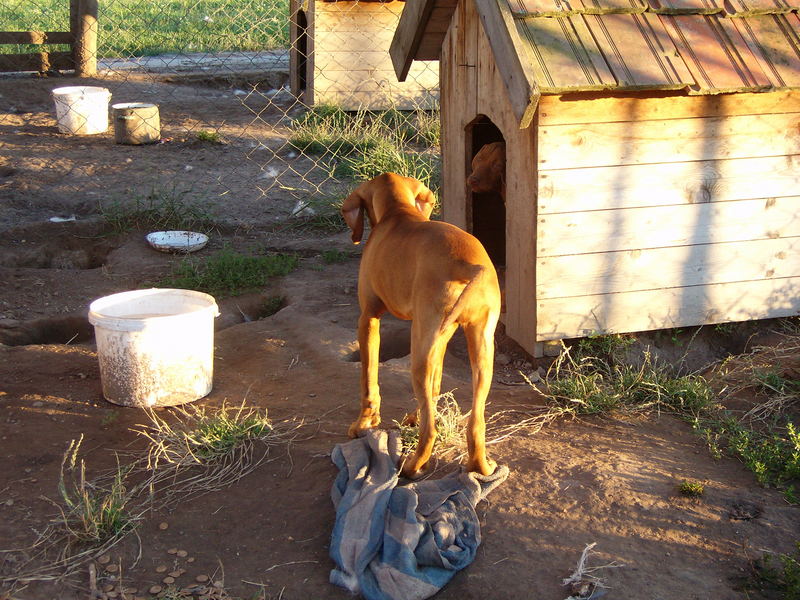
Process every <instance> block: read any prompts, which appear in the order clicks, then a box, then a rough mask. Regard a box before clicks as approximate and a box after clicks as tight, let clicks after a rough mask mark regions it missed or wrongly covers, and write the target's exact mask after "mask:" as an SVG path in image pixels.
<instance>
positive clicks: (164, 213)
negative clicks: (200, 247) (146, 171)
mask: <svg viewBox="0 0 800 600" xmlns="http://www.w3.org/2000/svg"><path fill="white" fill-rule="evenodd" d="M100 213H101V217H102V219H103V221H104V222H105V224H106V226H107V227H108V228H109V229H110V230H111V231H112V232H113V233H125V232H127V231H131V230H141V231H145V230H147V231H162V230H165V231H169V230H179V231H183V230H188V231H202V232H208V231H210V230H211V229H212V228H213V227H214V225H215V221H214V216H213V213H212V211H211V209H210V208H209V207H208V205H207V204H206V202H205V201H204V200H198V199H195V198H192V197H191V196H190V193H189V192H180V191H178V190H176V189H171V190H165V189H152V190H151V191H150V192H149V193H148V194H146V195H145V196H139V197H136V198H134V200H133V201H129V202H122V201H116V202H112V203H109V204H107V205H105V206H103V207H101V208H100Z"/></svg>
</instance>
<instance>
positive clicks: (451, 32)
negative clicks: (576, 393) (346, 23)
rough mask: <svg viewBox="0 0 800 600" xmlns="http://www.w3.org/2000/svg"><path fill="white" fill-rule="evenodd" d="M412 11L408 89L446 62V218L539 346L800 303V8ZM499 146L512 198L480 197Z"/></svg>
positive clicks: (514, 321) (690, 5)
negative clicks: (472, 181)
mask: <svg viewBox="0 0 800 600" xmlns="http://www.w3.org/2000/svg"><path fill="white" fill-rule="evenodd" d="M787 1H788V2H792V1H794V2H795V3H794V4H786V3H785V2H784V0H774V1H773V0H729V1H725V2H724V3H723V1H722V0H662V1H661V2H659V0H650V1H649V3H647V0H624V1H623V0H591V1H590V0H574V1H573V0H550V1H548V0H458V1H456V0H409V2H408V5H407V7H406V10H405V12H404V14H403V16H402V19H401V21H400V24H399V26H398V30H397V33H396V35H395V38H394V40H393V42H392V47H391V55H392V60H393V62H394V65H395V68H396V69H397V72H398V75H399V77H400V79H403V77H404V74H405V72H406V71H407V70H408V68H409V66H410V65H411V63H412V60H418V59H422V60H432V59H435V58H439V57H440V71H441V115H442V116H441V118H442V153H443V168H442V172H443V173H444V181H443V193H442V202H443V214H444V218H445V220H447V221H450V222H452V223H455V224H457V225H459V226H461V227H464V228H466V229H467V230H469V231H472V232H473V233H474V234H475V235H477V236H478V237H479V238H481V239H482V241H484V243H485V245H486V246H487V247H488V248H489V251H490V254H492V255H493V257H494V259H495V262H496V263H498V264H499V265H501V266H502V267H504V269H505V298H506V312H505V314H504V321H505V324H506V331H507V333H508V334H509V335H510V336H511V337H513V338H514V339H516V340H517V341H518V342H520V343H521V344H522V346H523V347H525V348H526V349H527V350H528V351H529V352H531V353H533V354H535V355H539V354H540V352H541V350H542V342H545V341H547V340H558V339H564V338H575V337H583V336H587V335H590V334H602V333H610V332H634V331H644V330H652V329H662V328H671V327H681V326H690V325H700V324H706V323H721V322H730V321H743V320H750V319H761V318H768V317H779V316H788V315H796V314H798V310H799V309H800V237H798V236H800V216H799V215H800V170H798V167H800V91H798V86H800V19H799V18H798V15H797V14H796V10H797V7H798V6H800V5H799V4H797V3H796V0H787ZM496 140H505V143H506V148H507V167H506V188H507V189H506V201H505V206H504V205H503V202H502V200H501V199H499V198H484V197H478V196H477V195H476V197H472V194H471V192H470V191H469V190H468V188H467V186H466V183H465V179H466V176H467V174H468V173H469V165H470V161H471V159H472V157H473V156H474V154H475V153H476V152H477V150H478V149H479V148H480V147H481V146H482V145H483V144H484V143H487V142H492V141H496Z"/></svg>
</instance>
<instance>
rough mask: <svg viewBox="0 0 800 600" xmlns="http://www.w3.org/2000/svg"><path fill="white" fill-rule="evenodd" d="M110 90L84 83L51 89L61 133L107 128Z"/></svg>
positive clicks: (94, 131) (96, 130) (88, 133)
mask: <svg viewBox="0 0 800 600" xmlns="http://www.w3.org/2000/svg"><path fill="white" fill-rule="evenodd" d="M110 100H111V92H109V91H108V90H107V89H106V88H102V87H92V86H86V85H74V86H69V87H60V88H56V89H54V90H53V101H54V102H55V105H56V120H57V121H58V130H59V131H60V132H61V133H70V134H73V135H91V134H94V133H103V132H104V131H107V130H108V103H109V101H110Z"/></svg>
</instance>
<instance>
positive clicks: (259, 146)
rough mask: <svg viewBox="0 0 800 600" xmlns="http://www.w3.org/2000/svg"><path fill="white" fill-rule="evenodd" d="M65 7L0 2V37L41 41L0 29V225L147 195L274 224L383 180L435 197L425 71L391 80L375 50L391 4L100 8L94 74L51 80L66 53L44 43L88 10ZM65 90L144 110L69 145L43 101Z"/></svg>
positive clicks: (309, 1)
mask: <svg viewBox="0 0 800 600" xmlns="http://www.w3.org/2000/svg"><path fill="white" fill-rule="evenodd" d="M70 4H71V3H70V0H27V1H24V2H23V1H14V0H0V23H1V24H2V26H0V28H2V29H4V30H6V31H7V32H11V31H15V32H50V33H47V34H46V35H45V37H44V41H45V43H44V44H36V45H34V44H20V43H16V44H11V43H8V42H11V41H16V42H19V41H26V40H27V41H36V39H35V37H34V36H28V38H30V39H27V38H25V39H22V38H20V39H17V38H14V39H12V38H9V37H8V34H1V33H0V36H2V35H6V37H4V38H3V39H2V41H3V42H6V43H4V44H2V45H0V52H2V53H3V54H0V64H1V65H3V67H4V68H3V69H2V70H3V71H4V72H3V73H0V102H2V103H3V104H4V105H5V106H4V107H3V108H4V109H3V111H2V112H0V130H1V131H2V132H3V137H4V141H3V143H2V144H1V145H0V167H2V169H5V170H4V171H3V172H7V173H10V174H11V175H10V176H8V177H0V194H2V198H4V200H5V202H3V205H2V207H0V217H3V218H4V220H5V221H8V220H9V219H11V220H13V219H23V220H24V218H25V217H28V216H31V215H34V214H43V213H48V214H50V213H58V214H62V213H68V214H78V215H84V214H88V213H92V212H93V211H97V210H102V206H103V205H104V204H108V203H110V202H125V201H130V200H132V199H134V198H139V199H141V198H143V197H153V196H154V195H156V196H158V195H171V196H175V195H181V196H185V197H191V198H192V199H194V200H197V201H204V202H207V203H209V204H210V205H212V206H213V205H217V206H219V205H220V204H224V203H226V202H230V201H231V199H234V198H235V201H236V207H237V210H236V211H235V214H234V215H233V216H232V217H231V218H233V219H234V220H239V221H253V220H256V221H259V220H264V217H265V216H266V217H267V218H269V219H275V220H280V219H282V218H285V217H287V216H292V215H295V216H296V215H302V214H305V215H311V214H317V215H320V214H327V213H330V212H331V211H333V210H335V205H336V202H337V201H339V200H340V199H341V198H342V196H343V195H344V194H345V193H346V192H347V190H348V189H350V188H352V187H353V186H354V185H356V184H357V183H358V182H359V181H362V180H366V179H369V178H371V177H373V176H375V175H377V174H378V173H381V172H383V171H394V172H398V173H401V174H406V175H410V176H414V177H417V178H418V179H420V180H422V181H424V182H426V183H428V185H429V187H431V188H432V189H434V190H437V189H438V187H439V183H438V182H439V171H440V166H439V165H440V158H439V121H438V112H437V109H438V87H437V86H438V70H437V65H436V63H415V66H414V69H412V71H411V73H410V75H409V78H408V80H407V81H406V82H404V83H399V82H398V81H397V80H396V78H395V75H394V72H393V69H392V65H391V60H390V57H389V52H388V50H389V44H390V41H391V38H392V36H393V34H394V29H395V27H396V25H397V22H398V20H399V17H400V13H401V11H402V8H403V6H404V2H400V1H398V0H392V1H388V2H363V1H362V2H357V1H350V0H348V1H342V2H323V1H317V0H305V2H302V3H296V2H295V1H294V0H291V2H290V0H270V1H268V2H263V1H258V2H256V1H255V0H172V1H170V2H166V1H154V2H139V1H134V0H100V2H99V3H98V8H97V21H96V23H93V24H92V27H94V31H95V32H96V37H97V41H96V50H94V49H92V51H93V52H95V53H96V54H95V55H94V58H96V63H97V67H96V73H95V74H94V75H93V76H91V77H84V78H75V77H72V76H71V75H72V73H71V72H70V71H69V70H68V69H66V70H62V69H59V68H58V67H59V66H60V64H61V62H63V60H66V58H65V57H67V58H69V57H70V56H74V54H73V50H74V48H73V47H72V46H71V45H69V44H60V43H49V42H50V41H52V40H56V41H62V40H61V38H59V37H58V36H54V35H51V33H52V32H68V31H71V30H73V31H74V29H75V26H76V25H75V20H76V16H75V8H76V6H79V7H85V6H86V5H87V4H89V5H91V2H88V3H87V2H84V1H83V0H72V12H71V11H70ZM71 15H72V16H71ZM40 37H41V36H40ZM77 43H78V44H79V43H80V42H77ZM25 53H27V54H34V55H37V56H39V57H44V58H43V59H42V60H41V64H43V65H44V67H42V69H43V70H44V71H45V72H42V73H36V72H34V73H31V72H22V73H15V72H11V71H14V70H15V69H12V68H9V67H8V65H9V64H10V63H9V58H10V57H12V55H21V54H25ZM11 60H12V62H13V60H16V59H13V58H12V59H11ZM20 64H21V65H23V66H25V65H30V64H34V63H31V62H30V61H28V62H24V61H23V62H21V63H20ZM48 65H50V66H48ZM64 86H94V87H101V88H105V89H107V90H108V91H109V92H110V94H111V97H110V101H109V104H110V106H115V105H117V104H119V103H123V104H126V105H130V104H141V105H151V106H152V105H154V106H156V107H157V111H156V113H155V115H153V114H152V110H151V111H150V113H149V114H150V116H149V117H144V116H142V114H143V113H142V114H139V115H137V114H135V111H130V110H129V111H127V112H126V113H125V115H126V116H125V117H124V119H127V120H124V119H123V117H121V116H119V115H117V111H116V110H111V111H110V114H111V120H110V123H109V127H108V130H106V131H104V132H101V133H98V134H96V135H72V134H71V133H70V132H69V130H65V128H64V127H63V126H62V125H63V123H62V121H64V120H65V119H66V118H65V117H59V115H58V114H57V113H56V110H55V108H56V106H55V104H54V98H53V96H52V91H53V89H56V88H60V87H64ZM70 108H71V110H74V111H85V110H87V109H86V108H85V107H79V106H77V105H76V106H74V107H70ZM95 110H101V111H102V110H104V109H103V108H99V109H95ZM145 112H146V111H145ZM73 117H74V118H75V119H76V120H77V121H78V122H79V121H80V119H81V118H89V117H87V116H86V115H83V114H81V115H80V116H77V117H76V116H75V115H73ZM131 119H138V125H135V124H132V123H131ZM154 119H157V121H154ZM136 127H142V128H145V129H146V130H147V135H145V136H141V137H142V140H144V141H146V142H151V141H155V143H153V144H143V145H139V146H125V145H124V144H137V143H139V142H141V141H142V140H139V141H138V142H137V135H136ZM125 128H127V130H126V129H125ZM115 130H116V136H115ZM120 130H126V131H127V134H124V133H123V134H121V133H120ZM154 131H156V132H157V133H153V132H154ZM115 141H116V143H117V144H116V145H115ZM0 174H1V173H0ZM12 175H13V176H12Z"/></svg>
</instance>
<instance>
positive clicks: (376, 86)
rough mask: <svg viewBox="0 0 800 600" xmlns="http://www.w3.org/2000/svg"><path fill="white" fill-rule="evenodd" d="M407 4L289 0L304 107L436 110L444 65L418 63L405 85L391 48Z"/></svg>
mask: <svg viewBox="0 0 800 600" xmlns="http://www.w3.org/2000/svg"><path fill="white" fill-rule="evenodd" d="M404 6H405V2H401V1H400V0H390V1H388V2H380V1H369V0H361V1H358V0H356V1H353V0H343V1H332V2H328V1H322V0H305V1H303V0H290V6H289V11H290V16H291V18H290V38H291V49H290V54H289V63H290V64H289V70H290V75H289V82H290V86H291V90H292V93H293V94H295V96H297V97H299V98H300V99H301V100H302V101H303V102H304V103H305V104H307V105H309V106H311V105H314V104H336V105H338V106H341V107H342V108H344V109H345V110H359V109H365V110H385V109H389V108H396V109H398V110H412V109H418V108H419V109H433V108H436V107H437V106H438V99H439V65H438V63H437V62H435V61H433V62H419V63H417V64H415V65H414V66H413V68H411V69H410V70H409V72H408V75H407V78H406V81H404V82H402V83H401V82H400V81H398V79H397V76H396V75H395V72H394V69H393V68H392V61H391V59H390V58H389V44H390V43H391V41H392V36H393V35H394V31H395V28H396V27H397V23H398V21H399V19H400V15H401V13H402V11H403V7H404Z"/></svg>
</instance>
